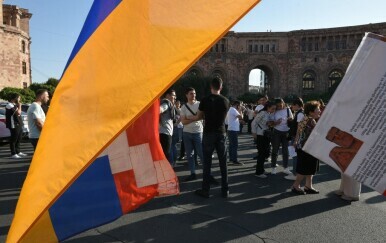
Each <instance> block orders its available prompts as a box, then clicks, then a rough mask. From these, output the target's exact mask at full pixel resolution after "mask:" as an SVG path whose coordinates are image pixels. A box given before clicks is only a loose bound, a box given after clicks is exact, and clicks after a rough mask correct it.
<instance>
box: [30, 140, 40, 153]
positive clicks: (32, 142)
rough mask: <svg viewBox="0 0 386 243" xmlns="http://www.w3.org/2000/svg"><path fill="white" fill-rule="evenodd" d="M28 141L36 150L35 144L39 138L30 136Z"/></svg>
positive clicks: (36, 144)
mask: <svg viewBox="0 0 386 243" xmlns="http://www.w3.org/2000/svg"><path fill="white" fill-rule="evenodd" d="M29 141H30V143H31V144H32V147H33V148H34V151H35V150H36V146H38V141H39V138H30V139H29Z"/></svg>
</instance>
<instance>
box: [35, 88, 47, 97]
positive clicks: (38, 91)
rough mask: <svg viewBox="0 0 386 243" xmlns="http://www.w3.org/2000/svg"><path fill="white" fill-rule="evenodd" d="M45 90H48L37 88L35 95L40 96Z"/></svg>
mask: <svg viewBox="0 0 386 243" xmlns="http://www.w3.org/2000/svg"><path fill="white" fill-rule="evenodd" d="M45 92H47V93H48V90H46V89H38V90H37V91H36V97H40V96H41V95H42V94H44V93H45Z"/></svg>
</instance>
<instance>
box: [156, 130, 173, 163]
mask: <svg viewBox="0 0 386 243" xmlns="http://www.w3.org/2000/svg"><path fill="white" fill-rule="evenodd" d="M159 141H160V143H161V147H162V150H163V151H164V154H165V157H166V159H169V157H170V149H171V147H172V136H170V135H167V134H164V133H160V134H159ZM169 162H170V161H169Z"/></svg>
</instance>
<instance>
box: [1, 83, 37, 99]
mask: <svg viewBox="0 0 386 243" xmlns="http://www.w3.org/2000/svg"><path fill="white" fill-rule="evenodd" d="M13 93H17V94H19V95H20V96H21V102H23V103H32V102H33V101H34V100H35V93H34V92H33V91H32V90H30V89H28V88H27V89H20V88H13V87H5V88H3V89H2V90H1V91H0V98H1V99H3V100H9V96H10V95H11V94H13Z"/></svg>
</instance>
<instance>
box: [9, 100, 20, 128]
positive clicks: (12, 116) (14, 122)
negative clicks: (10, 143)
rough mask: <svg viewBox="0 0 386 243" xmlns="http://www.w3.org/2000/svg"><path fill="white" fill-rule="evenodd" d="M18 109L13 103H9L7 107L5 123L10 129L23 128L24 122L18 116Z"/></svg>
mask: <svg viewBox="0 0 386 243" xmlns="http://www.w3.org/2000/svg"><path fill="white" fill-rule="evenodd" d="M17 109H18V107H17V106H15V105H14V104H12V103H8V104H7V106H6V107H5V123H6V127H7V128H9V129H14V128H21V126H23V121H22V119H21V116H20V115H18V114H17V112H16V111H17Z"/></svg>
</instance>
